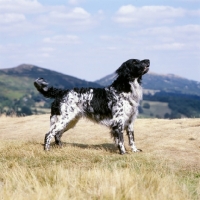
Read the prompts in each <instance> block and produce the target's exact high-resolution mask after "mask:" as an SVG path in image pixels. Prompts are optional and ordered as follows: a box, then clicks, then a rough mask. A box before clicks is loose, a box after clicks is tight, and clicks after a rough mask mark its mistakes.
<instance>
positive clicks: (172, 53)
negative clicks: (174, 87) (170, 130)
mask: <svg viewBox="0 0 200 200" xmlns="http://www.w3.org/2000/svg"><path fill="white" fill-rule="evenodd" d="M131 58H136V59H140V60H142V59H150V62H151V65H150V71H151V72H154V73H158V74H175V75H178V76H181V77H184V78H187V79H191V80H196V81H199V82H200V0H154V1H152V0H0V69H3V68H11V67H16V66H18V65H20V64H23V63H25V64H32V65H36V66H39V67H43V68H47V69H51V70H54V71H57V72H61V73H64V74H67V75H71V76H74V77H77V78H80V79H84V80H87V81H95V80H98V79H100V78H103V77H105V76H106V75H109V74H111V73H113V72H114V71H115V70H116V69H117V68H118V67H119V66H120V65H121V64H122V63H123V62H125V61H126V60H128V59H131Z"/></svg>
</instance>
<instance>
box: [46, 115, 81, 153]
mask: <svg viewBox="0 0 200 200" xmlns="http://www.w3.org/2000/svg"><path fill="white" fill-rule="evenodd" d="M78 120H79V117H77V116H76V115H75V114H74V115H71V116H57V121H56V122H55V123H53V124H52V126H51V127H50V131H49V132H48V133H47V134H46V135H45V139H44V149H45V150H49V149H50V142H51V139H52V138H53V137H55V140H56V142H57V144H58V145H62V143H61V141H60V137H61V136H62V134H63V133H64V132H65V131H67V130H69V129H70V128H73V127H74V126H75V125H76V123H77V122H78Z"/></svg>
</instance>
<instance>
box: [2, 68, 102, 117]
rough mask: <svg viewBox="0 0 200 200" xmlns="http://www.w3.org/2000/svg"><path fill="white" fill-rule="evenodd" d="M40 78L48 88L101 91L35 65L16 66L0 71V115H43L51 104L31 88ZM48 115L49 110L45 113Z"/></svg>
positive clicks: (83, 81) (86, 83) (88, 84)
mask: <svg viewBox="0 0 200 200" xmlns="http://www.w3.org/2000/svg"><path fill="white" fill-rule="evenodd" d="M38 77H43V78H44V79H46V80H47V81H49V84H50V85H54V86H55V87H59V88H66V89H70V88H74V87H100V86H99V85H98V84H97V83H93V82H88V81H85V80H81V79H78V78H76V77H72V76H68V75H64V74H62V73H58V72H55V71H51V70H48V69H44V68H41V67H37V66H34V65H27V64H23V65H19V66H18V67H15V68H9V69H1V70H0V113H7V114H8V115H10V114H12V113H15V114H17V115H23V114H25V115H30V114H36V113H46V112H47V108H49V107H50V100H47V99H45V98H43V97H42V96H41V95H40V94H39V93H38V91H37V90H36V89H35V87H34V86H33V82H34V80H35V79H36V78H38ZM48 111H49V110H48Z"/></svg>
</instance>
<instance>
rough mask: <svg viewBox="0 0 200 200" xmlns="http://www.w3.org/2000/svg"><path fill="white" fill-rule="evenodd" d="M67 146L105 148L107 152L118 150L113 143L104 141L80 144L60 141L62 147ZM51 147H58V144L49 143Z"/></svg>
mask: <svg viewBox="0 0 200 200" xmlns="http://www.w3.org/2000/svg"><path fill="white" fill-rule="evenodd" d="M67 146H72V147H78V148H81V149H95V150H105V151H108V152H111V153H113V152H116V151H117V150H118V148H117V147H116V146H115V145H114V144H110V143H104V144H80V143H66V142H62V148H65V147H67ZM51 147H52V148H59V147H60V146H58V145H57V144H55V143H52V144H51Z"/></svg>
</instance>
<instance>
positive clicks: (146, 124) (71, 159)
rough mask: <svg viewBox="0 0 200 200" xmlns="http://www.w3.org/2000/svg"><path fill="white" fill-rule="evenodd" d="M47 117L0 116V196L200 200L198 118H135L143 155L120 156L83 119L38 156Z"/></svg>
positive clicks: (99, 129) (100, 130)
mask: <svg viewBox="0 0 200 200" xmlns="http://www.w3.org/2000/svg"><path fill="white" fill-rule="evenodd" d="M48 129H49V115H38V116H30V117H19V118H17V117H12V118H11V117H4V116H2V117H0V199H4V200H7V199H8V200H10V199H11V200H12V199H15V200H23V199H24V200H25V199H26V200H27V199H30V200H32V199H33V200H35V199H38V200H39V199H41V200H46V199H53V200H54V199H55V200H64V199H102V200H104V199H117V200H118V199H125V200H126V199H128V200H129V199H130V200H132V199H134V200H135V199H136V200H151V199H152V200H153V199H156V200H160V199H162V200H169V199H171V200H179V199H180V200H190V199H195V200H198V199H200V137H199V134H200V119H178V120H163V119H137V120H136V123H135V139H136V144H137V147H138V148H141V149H142V150H143V152H141V153H132V152H130V149H129V147H128V145H127V138H126V147H127V150H128V153H127V154H125V155H123V156H121V155H119V153H118V150H117V149H116V147H115V146H114V145H113V141H112V139H111V138H110V134H109V130H108V129H107V128H106V127H103V126H100V125H97V124H94V123H92V122H90V121H87V120H84V119H83V120H81V121H80V122H79V123H78V124H77V126H76V127H75V128H74V129H72V130H70V131H68V133H65V134H64V136H63V138H62V140H63V142H64V145H63V148H58V147H56V146H55V145H54V144H53V142H52V148H51V151H50V152H44V151H43V139H44V134H45V133H46V132H47V131H48Z"/></svg>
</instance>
